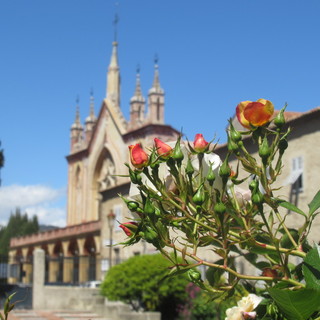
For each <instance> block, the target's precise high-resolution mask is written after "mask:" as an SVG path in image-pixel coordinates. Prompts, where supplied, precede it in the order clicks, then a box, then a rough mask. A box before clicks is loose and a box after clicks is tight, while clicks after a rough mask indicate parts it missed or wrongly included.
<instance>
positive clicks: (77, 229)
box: [10, 221, 101, 248]
mask: <svg viewBox="0 0 320 320" xmlns="http://www.w3.org/2000/svg"><path fill="white" fill-rule="evenodd" d="M100 230H101V221H92V222H86V223H82V224H77V225H74V226H68V227H64V228H58V229H52V230H49V231H44V232H39V233H35V234H31V235H29V236H23V237H17V238H12V239H11V241H10V247H11V248H16V247H22V246H27V245H34V244H40V243H41V242H47V241H51V240H55V239H60V240H63V239H65V238H70V237H72V236H79V235H80V234H88V233H95V232H99V231H100Z"/></svg>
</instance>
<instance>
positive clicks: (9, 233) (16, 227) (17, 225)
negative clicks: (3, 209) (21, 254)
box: [0, 208, 39, 255]
mask: <svg viewBox="0 0 320 320" xmlns="http://www.w3.org/2000/svg"><path fill="white" fill-rule="evenodd" d="M38 231H39V224H38V219H37V217H36V216H33V217H32V218H31V219H28V215H27V214H26V213H25V214H23V215H22V214H21V211H20V209H19V208H17V209H16V212H15V213H14V214H11V216H10V219H9V222H8V224H7V226H5V227H4V226H1V229H0V255H7V254H8V252H9V246H10V239H11V238H13V237H21V236H25V235H29V234H32V233H36V232H38Z"/></svg>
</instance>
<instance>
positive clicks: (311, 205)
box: [308, 190, 320, 216]
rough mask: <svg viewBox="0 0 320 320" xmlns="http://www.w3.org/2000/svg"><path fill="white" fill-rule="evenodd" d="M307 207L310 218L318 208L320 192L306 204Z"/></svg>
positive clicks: (319, 205) (319, 206)
mask: <svg viewBox="0 0 320 320" xmlns="http://www.w3.org/2000/svg"><path fill="white" fill-rule="evenodd" d="M308 206H309V215H310V216H311V215H312V214H313V213H314V212H315V211H316V210H317V209H319V208H320V190H319V191H318V192H317V194H316V195H315V196H314V198H313V199H312V201H311V202H310V203H309V204H308Z"/></svg>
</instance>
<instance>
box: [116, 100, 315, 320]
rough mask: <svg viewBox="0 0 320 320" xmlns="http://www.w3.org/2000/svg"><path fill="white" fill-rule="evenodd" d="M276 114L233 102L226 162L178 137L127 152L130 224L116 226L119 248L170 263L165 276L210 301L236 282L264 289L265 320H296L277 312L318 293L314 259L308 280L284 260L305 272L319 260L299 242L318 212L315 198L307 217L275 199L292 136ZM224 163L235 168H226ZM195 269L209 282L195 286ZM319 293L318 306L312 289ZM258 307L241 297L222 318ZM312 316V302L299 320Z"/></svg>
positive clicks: (245, 315) (204, 145)
mask: <svg viewBox="0 0 320 320" xmlns="http://www.w3.org/2000/svg"><path fill="white" fill-rule="evenodd" d="M284 112H285V108H283V109H282V110H281V111H279V112H278V113H277V115H276V117H273V115H274V106H273V104H272V103H271V102H270V101H268V100H265V99H259V100H257V101H256V102H252V101H244V102H240V103H239V104H238V105H237V107H236V115H237V119H238V121H239V122H240V124H241V125H242V126H243V127H244V130H243V131H242V130H240V131H239V130H238V129H236V128H238V127H237V126H235V125H234V121H233V120H231V119H230V121H229V127H228V130H227V134H228V143H227V147H228V152H227V155H226V156H225V158H224V159H220V157H219V156H218V155H217V154H216V153H215V145H212V143H211V142H207V141H206V140H205V138H204V137H203V135H202V134H200V133H199V134H197V135H196V136H195V139H194V141H193V143H190V142H183V141H182V139H181V137H179V138H178V139H177V141H175V142H163V141H161V140H160V139H158V138H155V139H154V146H153V147H152V148H150V149H149V151H147V152H146V151H145V150H144V149H143V148H142V146H141V145H140V144H135V145H131V146H129V151H130V160H131V166H130V165H129V164H126V165H127V167H128V170H129V174H128V176H129V177H130V179H131V182H132V183H131V188H130V194H129V197H128V198H125V197H123V196H121V197H122V199H123V200H124V201H125V203H126V205H127V207H128V209H129V210H130V211H131V212H132V213H133V215H134V217H135V220H134V221H130V222H126V223H122V225H121V228H122V229H123V230H124V232H125V234H126V235H127V236H128V238H127V240H126V242H125V243H124V244H125V245H132V244H134V243H136V242H138V241H140V240H141V239H143V240H145V241H146V242H148V243H150V244H152V245H153V246H154V247H155V248H156V249H157V250H159V251H160V252H161V253H162V254H163V255H164V256H166V257H167V258H168V259H169V260H170V261H171V262H172V269H171V275H175V274H181V273H184V272H185V273H187V274H188V276H189V279H190V281H192V282H194V283H195V284H197V285H198V286H199V287H200V288H202V289H203V290H206V291H207V292H210V293H211V295H212V297H213V298H214V299H223V298H227V297H228V296H230V295H232V293H233V292H234V290H236V289H237V287H238V286H239V283H241V281H243V280H250V281H260V282H261V281H262V282H264V283H265V286H266V288H267V290H266V291H265V292H264V293H263V296H264V299H265V300H266V301H269V304H270V306H272V307H266V306H268V303H264V304H261V308H260V305H259V312H260V313H261V312H262V316H265V317H266V319H275V318H276V313H277V312H278V313H280V312H281V313H282V314H283V315H285V316H286V317H287V318H288V319H289V320H290V319H295V318H292V317H291V318H290V316H289V317H288V314H291V315H292V314H295V313H294V312H293V311H292V310H291V309H290V310H288V308H287V306H286V305H284V304H282V302H283V301H285V300H286V299H293V300H294V301H298V300H299V299H301V292H302V293H305V294H307V292H309V291H308V290H309V286H311V288H312V289H314V286H315V285H312V281H319V283H320V279H319V277H318V275H319V274H320V267H319V265H320V256H319V255H318V256H317V257H318V258H317V263H318V262H319V264H318V265H317V266H316V267H314V268H315V270H316V271H314V272H313V271H312V270H313V269H308V268H302V269H301V266H293V265H291V264H290V257H292V256H295V257H300V258H302V259H304V261H306V263H307V262H308V261H309V260H312V259H314V255H316V253H315V251H317V250H319V252H320V249H319V248H314V249H312V248H311V247H310V246H309V245H308V242H307V236H308V232H309V231H310V226H311V223H312V221H313V219H314V217H315V215H316V214H317V209H318V208H319V207H320V193H318V194H317V195H316V197H315V198H314V199H313V201H312V203H311V204H310V212H309V213H305V212H303V211H302V210H301V209H299V208H297V207H296V206H294V205H293V204H291V203H289V202H287V201H286V200H285V199H281V198H280V197H279V196H278V195H277V192H276V191H277V188H276V187H275V186H274V184H275V182H276V180H277V178H278V176H279V175H280V174H281V171H282V167H283V162H282V159H283V155H284V153H285V150H286V149H287V147H288V142H287V138H288V135H289V134H290V128H289V127H288V126H287V125H286V122H285V116H284V115H285V113H284ZM250 139H251V140H250ZM249 141H253V143H254V145H255V146H256V147H257V152H256V155H255V156H254V155H252V154H250V153H249V152H248V150H247V146H248V142H249ZM232 158H233V159H236V160H233V161H236V164H235V165H233V168H231V166H230V161H231V160H230V159H232ZM281 207H284V208H286V209H290V210H291V212H293V213H294V214H298V215H299V216H301V217H302V218H303V221H302V223H301V225H299V226H298V225H297V228H296V229H289V228H288V227H287V226H286V224H285V217H283V215H282V213H281ZM313 250H315V251H313ZM171 252H174V253H175V254H174V255H172V254H171ZM317 252H318V251H317ZM179 255H180V258H182V260H183V261H184V263H181V259H180V260H179V259H178V258H177V257H178V256H179ZM310 256H311V258H310ZM240 258H242V259H245V260H246V261H247V263H248V264H251V265H252V266H253V267H254V268H256V269H258V273H257V271H255V272H254V274H245V273H242V271H241V269H240V268H239V267H238V264H237V261H238V259H240ZM308 263H309V262H308ZM312 265H313V266H315V264H314V261H313V260H312ZM199 266H206V267H207V268H209V270H214V273H213V274H214V276H213V278H212V279H207V280H206V279H202V276H201V274H200V273H199V271H198V270H197V267H199ZM301 270H302V272H301ZM310 270H311V271H310ZM310 273H312V276H311V275H310ZM257 274H258V275H257ZM306 275H307V276H306ZM317 277H318V278H317ZM315 278H316V280H314V279H315ZM305 282H306V284H305ZM305 287H307V288H305ZM318 289H319V291H317V294H316V295H315V297H317V298H319V299H318V300H317V301H319V300H320V285H319V288H318V287H317V290H318ZM251 292H252V293H254V292H255V290H254V288H253V289H252V291H251ZM295 292H297V294H296V293H295ZM249 293H250V290H249V291H248V294H249ZM284 295H285V296H284ZM286 295H288V297H287V296H286ZM260 301H261V298H256V297H255V296H254V295H252V294H249V295H248V296H247V297H246V298H244V299H243V300H241V301H240V302H239V303H238V306H236V307H234V308H231V309H230V310H228V311H227V318H226V319H227V320H238V319H239V320H242V319H254V318H255V317H256V313H255V311H254V309H255V307H256V306H257V305H258V304H259V303H260ZM261 310H262V311H261ZM318 310H319V309H318V305H316V302H315V303H314V305H312V307H311V308H309V309H307V310H304V315H306V317H305V318H306V319H307V318H310V317H311V316H313V313H314V314H315V313H316V311H318ZM257 312H258V311H257ZM319 316H320V315H319ZM298 318H299V317H297V318H296V319H298ZM299 319H300V318H299ZM310 319H313V318H310Z"/></svg>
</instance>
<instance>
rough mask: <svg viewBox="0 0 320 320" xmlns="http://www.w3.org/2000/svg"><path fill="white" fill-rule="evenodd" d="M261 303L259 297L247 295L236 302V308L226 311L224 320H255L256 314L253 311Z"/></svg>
mask: <svg viewBox="0 0 320 320" xmlns="http://www.w3.org/2000/svg"><path fill="white" fill-rule="evenodd" d="M261 301H262V298H261V297H258V296H257V295H255V294H252V293H251V294H249V295H248V296H246V297H243V298H242V299H241V300H240V301H238V306H236V307H232V308H229V309H227V311H226V318H225V320H244V319H255V317H256V312H254V311H253V310H254V309H255V308H256V307H257V306H258V304H259V303H260V302H261Z"/></svg>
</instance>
